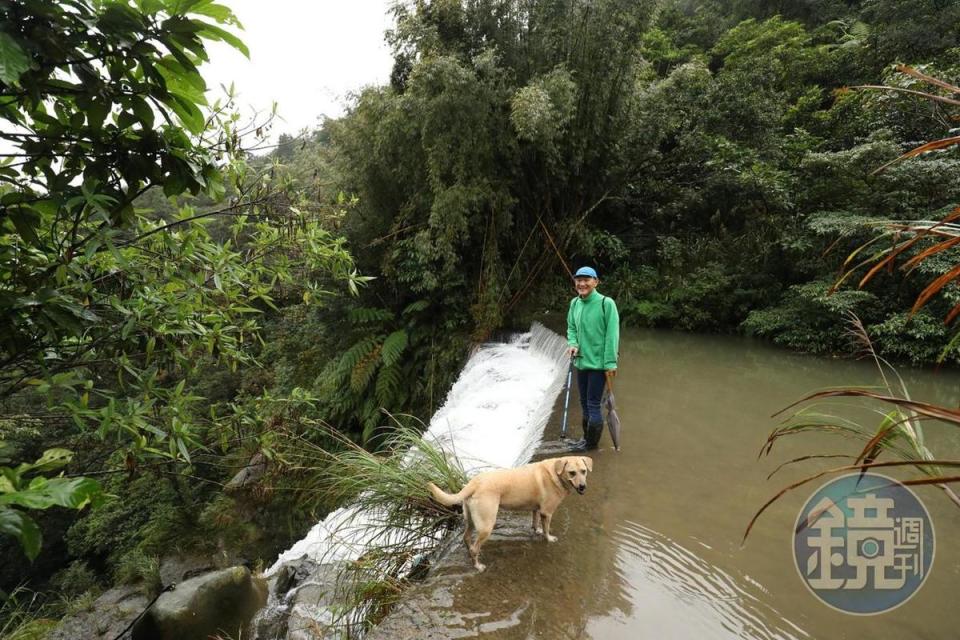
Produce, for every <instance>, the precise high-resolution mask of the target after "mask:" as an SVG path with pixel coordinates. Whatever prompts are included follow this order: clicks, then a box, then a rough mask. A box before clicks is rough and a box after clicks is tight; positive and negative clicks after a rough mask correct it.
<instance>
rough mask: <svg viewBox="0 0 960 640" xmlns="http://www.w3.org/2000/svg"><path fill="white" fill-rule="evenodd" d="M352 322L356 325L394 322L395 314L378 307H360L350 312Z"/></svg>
mask: <svg viewBox="0 0 960 640" xmlns="http://www.w3.org/2000/svg"><path fill="white" fill-rule="evenodd" d="M349 315H350V321H351V322H353V323H354V324H375V323H382V322H390V321H391V320H393V312H392V311H390V310H389V309H380V308H378V307H358V308H356V309H351V310H350V313H349Z"/></svg>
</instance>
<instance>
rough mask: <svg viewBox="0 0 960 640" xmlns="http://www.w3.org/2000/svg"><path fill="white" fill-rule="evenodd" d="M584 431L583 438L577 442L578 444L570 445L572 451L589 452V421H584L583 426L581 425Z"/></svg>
mask: <svg viewBox="0 0 960 640" xmlns="http://www.w3.org/2000/svg"><path fill="white" fill-rule="evenodd" d="M581 428H582V429H583V437H582V438H580V439H579V440H577V441H576V442H571V443H570V451H586V450H587V419H586V418H584V419H583V424H582V425H581Z"/></svg>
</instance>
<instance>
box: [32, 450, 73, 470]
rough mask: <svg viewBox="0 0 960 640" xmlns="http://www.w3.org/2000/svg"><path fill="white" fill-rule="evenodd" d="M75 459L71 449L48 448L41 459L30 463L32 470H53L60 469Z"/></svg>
mask: <svg viewBox="0 0 960 640" xmlns="http://www.w3.org/2000/svg"><path fill="white" fill-rule="evenodd" d="M72 459H73V452H72V451H70V450H69V449H47V450H46V451H44V452H43V455H42V456H40V459H39V460H37V461H36V462H34V463H33V464H32V465H30V470H31V471H53V470H54V469H59V468H60V467H63V466H64V465H66V464H69V462H70V461H71V460H72Z"/></svg>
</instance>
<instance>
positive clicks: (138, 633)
mask: <svg viewBox="0 0 960 640" xmlns="http://www.w3.org/2000/svg"><path fill="white" fill-rule="evenodd" d="M264 600H265V589H264V588H263V587H262V585H260V584H258V583H257V582H256V581H255V580H254V579H253V576H252V575H251V574H250V570H249V569H248V568H246V567H231V568H229V569H222V570H220V571H214V572H212V573H207V574H204V575H201V576H197V577H194V578H190V579H188V580H186V581H184V582H182V583H180V584H178V585H177V586H176V587H175V588H174V589H173V590H172V591H168V592H166V593H164V594H162V595H161V596H160V597H159V598H158V599H157V601H156V603H154V605H153V606H152V607H150V609H149V611H147V613H146V614H145V615H144V616H143V618H141V619H140V621H139V622H137V624H136V625H134V628H133V635H132V637H133V640H185V639H187V638H206V637H207V636H208V635H210V634H213V633H215V632H217V630H219V629H225V630H227V631H228V632H233V631H235V629H231V627H232V626H236V625H237V624H238V623H237V621H238V620H242V619H243V618H244V617H246V618H247V619H249V616H251V615H252V614H253V612H254V611H256V610H257V609H259V608H260V607H261V606H262V605H263V602H264ZM245 614H246V615H245Z"/></svg>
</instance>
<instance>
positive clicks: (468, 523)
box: [463, 500, 473, 556]
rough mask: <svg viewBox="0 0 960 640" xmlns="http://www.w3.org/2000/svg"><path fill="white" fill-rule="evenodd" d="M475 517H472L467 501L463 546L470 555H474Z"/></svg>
mask: <svg viewBox="0 0 960 640" xmlns="http://www.w3.org/2000/svg"><path fill="white" fill-rule="evenodd" d="M472 533H473V517H472V516H471V515H470V508H469V507H467V501H466V500H464V501H463V544H464V545H465V546H466V547H467V551H468V552H470V555H471V556H472V555H473V551H471V547H472V543H473V536H472V535H471V534H472Z"/></svg>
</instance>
